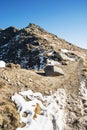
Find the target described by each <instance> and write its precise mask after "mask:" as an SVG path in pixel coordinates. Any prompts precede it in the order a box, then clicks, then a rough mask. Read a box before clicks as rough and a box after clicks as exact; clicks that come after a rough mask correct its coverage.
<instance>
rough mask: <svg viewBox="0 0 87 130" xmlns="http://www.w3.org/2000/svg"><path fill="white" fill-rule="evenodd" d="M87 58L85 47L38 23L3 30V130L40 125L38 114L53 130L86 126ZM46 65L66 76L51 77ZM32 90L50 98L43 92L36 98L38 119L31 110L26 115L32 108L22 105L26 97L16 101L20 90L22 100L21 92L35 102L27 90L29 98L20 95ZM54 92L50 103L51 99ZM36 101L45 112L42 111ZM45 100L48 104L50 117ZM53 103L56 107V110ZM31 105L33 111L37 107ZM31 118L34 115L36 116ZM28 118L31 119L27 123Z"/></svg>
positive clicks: (0, 122) (0, 87) (0, 75)
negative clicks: (4, 63)
mask: <svg viewBox="0 0 87 130" xmlns="http://www.w3.org/2000/svg"><path fill="white" fill-rule="evenodd" d="M86 57H87V50H86V49H82V48H79V47H77V46H75V45H73V44H71V43H69V42H67V41H65V40H63V39H61V38H58V37H57V36H56V35H53V34H51V33H48V32H47V31H45V30H44V29H42V28H40V27H39V26H37V25H35V24H30V25H29V26H27V27H26V28H24V29H17V28H15V27H9V28H7V29H5V30H3V29H0V60H4V61H5V62H6V67H4V68H0V95H1V96H0V130H10V129H11V130H16V128H18V127H20V128H18V130H27V129H30V128H31V126H33V124H31V122H33V123H35V121H36V122H37V123H36V124H38V125H39V118H40V119H41V120H42V123H43V125H44V121H45V120H44V119H47V120H48V123H49V122H50V124H51V126H50V127H49V128H48V129H50V130H86V129H87V124H86V122H87V58H86ZM47 65H48V66H56V67H58V68H61V69H62V71H63V75H47V74H46V72H45V71H44V70H45V69H44V68H46V66H47ZM47 71H50V70H47ZM57 71H58V70H56V72H57ZM28 90H32V91H33V93H32V96H34V95H35V93H36V92H39V93H40V94H41V95H43V99H44V96H46V101H45V102H44V101H43V100H42V99H41V97H39V96H38V95H37V96H36V97H35V96H34V100H35V103H34V104H32V107H33V113H34V112H36V118H35V119H34V120H33V118H32V119H31V118H30V117H29V113H27V115H26V112H27V110H26V109H24V110H25V111H24V110H23V109H22V108H23V106H22V105H23V104H21V103H22V101H20V100H19V101H17V99H16V97H15V93H18V94H19V99H20V96H22V97H21V98H22V99H23V98H24V99H23V100H24V101H25V102H26V101H27V103H30V100H31V101H32V100H33V98H32V96H31V95H29V93H28V92H27V94H26V95H25V96H24V95H22V94H23V93H22V94H20V91H21V92H23V91H28ZM13 95H14V98H12V96H13ZM49 96H50V101H51V102H49V100H48V99H49V98H48V97H49ZM30 97H31V98H30ZM38 98H39V99H38ZM12 100H13V101H14V102H13V101H12ZM38 100H40V101H38ZM37 101H38V102H37ZM25 102H24V104H26V103H25ZM37 103H39V107H40V108H41V109H40V110H41V112H37V109H36V108H37ZM41 104H43V105H44V107H45V108H46V112H47V115H45V112H44V109H43V108H42V107H41ZM54 104H55V105H54ZM16 105H17V106H16ZM52 105H53V106H54V110H55V111H53V109H52V108H51V106H52ZM19 106H20V107H21V110H20V111H18V110H17V108H18V109H20V108H19ZM56 106H57V108H58V109H57V108H56ZM35 107H36V108H35ZM30 108H31V106H30ZM30 108H29V111H32V110H30ZM18 112H19V113H21V112H23V113H22V114H23V115H25V118H26V119H25V120H26V121H22V122H20V116H19V113H18ZM56 112H57V113H56ZM61 112H62V114H61ZM52 113H53V114H52ZM65 113H66V114H65ZM34 114H35V113H34ZM32 116H34V115H33V114H31V117H32ZM27 117H29V118H28V119H29V121H30V122H27ZM57 119H58V120H57ZM59 121H60V123H58V122H59ZM60 124H62V125H60ZM24 126H25V127H24ZM39 128H41V127H40V126H39V127H37V125H36V127H35V128H33V130H34V129H39ZM45 128H46V129H47V127H45ZM30 130H31V129H30ZM41 130H43V129H42V128H41Z"/></svg>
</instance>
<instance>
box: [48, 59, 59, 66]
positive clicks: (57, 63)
mask: <svg viewBox="0 0 87 130" xmlns="http://www.w3.org/2000/svg"><path fill="white" fill-rule="evenodd" d="M47 64H51V65H61V63H59V62H58V61H54V60H50V59H47Z"/></svg>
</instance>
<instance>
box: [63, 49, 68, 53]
mask: <svg viewBox="0 0 87 130" xmlns="http://www.w3.org/2000/svg"><path fill="white" fill-rule="evenodd" d="M61 51H62V52H64V53H68V52H69V50H67V49H61Z"/></svg>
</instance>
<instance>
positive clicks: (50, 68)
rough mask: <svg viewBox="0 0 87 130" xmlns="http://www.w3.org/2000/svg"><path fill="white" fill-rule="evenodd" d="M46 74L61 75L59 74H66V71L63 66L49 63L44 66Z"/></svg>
mask: <svg viewBox="0 0 87 130" xmlns="http://www.w3.org/2000/svg"><path fill="white" fill-rule="evenodd" d="M44 71H45V74H46V75H47V76H59V75H64V72H63V70H62V69H61V68H59V67H57V66H53V65H47V66H46V67H45V68H44Z"/></svg>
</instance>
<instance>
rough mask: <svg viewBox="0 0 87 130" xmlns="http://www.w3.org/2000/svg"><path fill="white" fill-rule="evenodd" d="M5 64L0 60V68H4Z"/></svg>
mask: <svg viewBox="0 0 87 130" xmlns="http://www.w3.org/2000/svg"><path fill="white" fill-rule="evenodd" d="M5 65H6V63H5V62H4V61H2V60H0V68H2V67H5Z"/></svg>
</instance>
